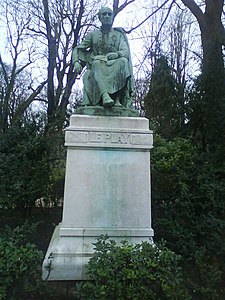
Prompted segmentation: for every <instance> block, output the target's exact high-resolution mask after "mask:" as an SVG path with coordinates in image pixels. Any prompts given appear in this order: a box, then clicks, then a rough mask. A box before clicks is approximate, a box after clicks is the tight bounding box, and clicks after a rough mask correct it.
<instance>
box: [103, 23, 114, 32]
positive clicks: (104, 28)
mask: <svg viewBox="0 0 225 300" xmlns="http://www.w3.org/2000/svg"><path fill="white" fill-rule="evenodd" d="M111 28H112V24H102V27H101V30H102V31H103V32H107V31H110V30H111Z"/></svg>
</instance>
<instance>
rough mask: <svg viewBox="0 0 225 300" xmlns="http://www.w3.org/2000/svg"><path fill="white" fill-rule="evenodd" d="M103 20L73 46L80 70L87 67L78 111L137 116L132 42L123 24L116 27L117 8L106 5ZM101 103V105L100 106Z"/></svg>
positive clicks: (102, 9)
mask: <svg viewBox="0 0 225 300" xmlns="http://www.w3.org/2000/svg"><path fill="white" fill-rule="evenodd" d="M98 16H99V19H100V21H101V23H102V26H101V28H100V29H96V30H94V31H92V32H90V33H89V34H87V36H86V37H85V39H84V40H83V41H82V42H81V43H80V44H79V45H78V46H77V47H76V48H75V49H74V50H73V64H74V69H75V71H76V72H77V73H80V72H81V71H82V69H83V68H84V67H86V71H85V73H84V75H83V84H84V88H83V101H82V104H81V107H79V108H78V109H77V113H78V114H91V115H96V114H97V115H108V116H137V115H138V111H136V110H134V109H133V106H132V102H133V98H134V80H133V71H132V64H131V57H130V50H129V44H128V41H127V37H126V35H125V32H124V31H123V29H122V28H112V23H113V12H112V10H111V9H110V8H108V7H103V8H101V9H100V11H99V13H98ZM99 107H100V109H99Z"/></svg>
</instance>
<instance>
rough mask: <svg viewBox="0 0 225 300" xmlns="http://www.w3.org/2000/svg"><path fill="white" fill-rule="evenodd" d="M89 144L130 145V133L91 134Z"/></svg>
mask: <svg viewBox="0 0 225 300" xmlns="http://www.w3.org/2000/svg"><path fill="white" fill-rule="evenodd" d="M89 142H90V143H104V144H129V143H130V133H118V132H90V133H89Z"/></svg>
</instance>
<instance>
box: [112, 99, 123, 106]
mask: <svg viewBox="0 0 225 300" xmlns="http://www.w3.org/2000/svg"><path fill="white" fill-rule="evenodd" d="M114 106H117V107H118V106H123V105H122V104H121V103H120V100H119V99H118V98H116V100H115V104H114Z"/></svg>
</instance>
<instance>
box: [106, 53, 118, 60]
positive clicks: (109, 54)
mask: <svg viewBox="0 0 225 300" xmlns="http://www.w3.org/2000/svg"><path fill="white" fill-rule="evenodd" d="M106 57H107V59H108V60H111V59H117V58H118V57H119V54H118V53H115V52H110V53H108V54H106Z"/></svg>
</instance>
